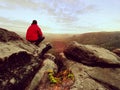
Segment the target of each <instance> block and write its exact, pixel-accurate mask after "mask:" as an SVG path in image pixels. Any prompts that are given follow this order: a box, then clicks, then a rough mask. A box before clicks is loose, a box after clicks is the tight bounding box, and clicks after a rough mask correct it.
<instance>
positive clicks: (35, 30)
mask: <svg viewBox="0 0 120 90" xmlns="http://www.w3.org/2000/svg"><path fill="white" fill-rule="evenodd" d="M43 39H44V37H43V33H42V31H41V29H40V27H39V26H38V25H37V21H36V20H33V22H32V24H31V26H29V28H28V29H27V33H26V40H28V41H30V42H35V44H36V45H39V43H40V42H41V41H42V40H43Z"/></svg>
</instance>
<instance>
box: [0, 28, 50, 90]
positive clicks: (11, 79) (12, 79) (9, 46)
mask: <svg viewBox="0 0 120 90" xmlns="http://www.w3.org/2000/svg"><path fill="white" fill-rule="evenodd" d="M0 46H1V47H0V90H24V89H25V88H26V86H27V85H28V84H29V83H30V81H31V80H32V78H33V77H34V75H35V74H36V73H37V71H38V70H39V69H40V66H41V65H42V60H43V58H44V54H45V53H46V52H47V51H48V50H49V49H50V48H51V46H50V45H44V44H41V47H37V46H36V45H34V44H31V43H29V42H27V41H25V40H23V39H21V37H20V36H19V35H17V34H16V33H14V32H10V31H7V30H4V29H0ZM40 57H42V58H40Z"/></svg>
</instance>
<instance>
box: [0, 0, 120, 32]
mask: <svg viewBox="0 0 120 90" xmlns="http://www.w3.org/2000/svg"><path fill="white" fill-rule="evenodd" d="M0 13H1V14H0V20H1V22H0V27H1V28H5V29H8V30H12V31H17V32H18V31H21V32H26V30H27V28H28V26H29V25H30V24H31V22H32V20H34V19H36V20H37V21H38V25H39V26H40V27H41V29H42V31H43V33H57V34H64V33H66V34H67V33H68V34H81V33H87V32H101V31H119V30H120V18H119V16H120V0H92V1H91V0H57V1H56V0H45V1H44V0H29V1H28V0H23V1H20V0H1V1H0Z"/></svg>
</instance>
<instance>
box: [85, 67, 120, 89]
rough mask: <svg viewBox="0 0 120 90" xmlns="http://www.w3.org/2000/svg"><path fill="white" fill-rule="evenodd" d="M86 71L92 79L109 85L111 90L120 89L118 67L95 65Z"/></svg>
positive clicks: (119, 71)
mask: <svg viewBox="0 0 120 90" xmlns="http://www.w3.org/2000/svg"><path fill="white" fill-rule="evenodd" d="M87 73H88V74H89V76H90V77H91V78H93V79H94V80H97V81H99V82H101V83H103V84H106V85H108V86H110V87H111V88H112V90H120V68H99V67H95V68H93V69H92V70H90V71H87Z"/></svg>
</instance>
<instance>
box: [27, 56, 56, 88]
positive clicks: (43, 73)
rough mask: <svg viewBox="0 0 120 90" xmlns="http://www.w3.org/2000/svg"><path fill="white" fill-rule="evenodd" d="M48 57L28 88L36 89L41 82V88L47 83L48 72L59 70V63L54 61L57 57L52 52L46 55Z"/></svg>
mask: <svg viewBox="0 0 120 90" xmlns="http://www.w3.org/2000/svg"><path fill="white" fill-rule="evenodd" d="M45 57H46V59H45V60H44V61H43V64H42V67H41V69H40V70H39V71H38V72H37V73H36V75H35V76H34V78H33V80H32V81H31V83H30V85H29V87H28V88H27V89H28V90H35V89H36V87H37V86H38V85H39V84H40V83H41V84H40V86H39V88H40V87H42V86H43V84H44V85H45V84H46V83H47V81H46V80H48V72H53V73H55V72H57V65H56V64H55V63H54V59H55V57H54V56H53V55H51V54H47V55H45Z"/></svg>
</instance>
